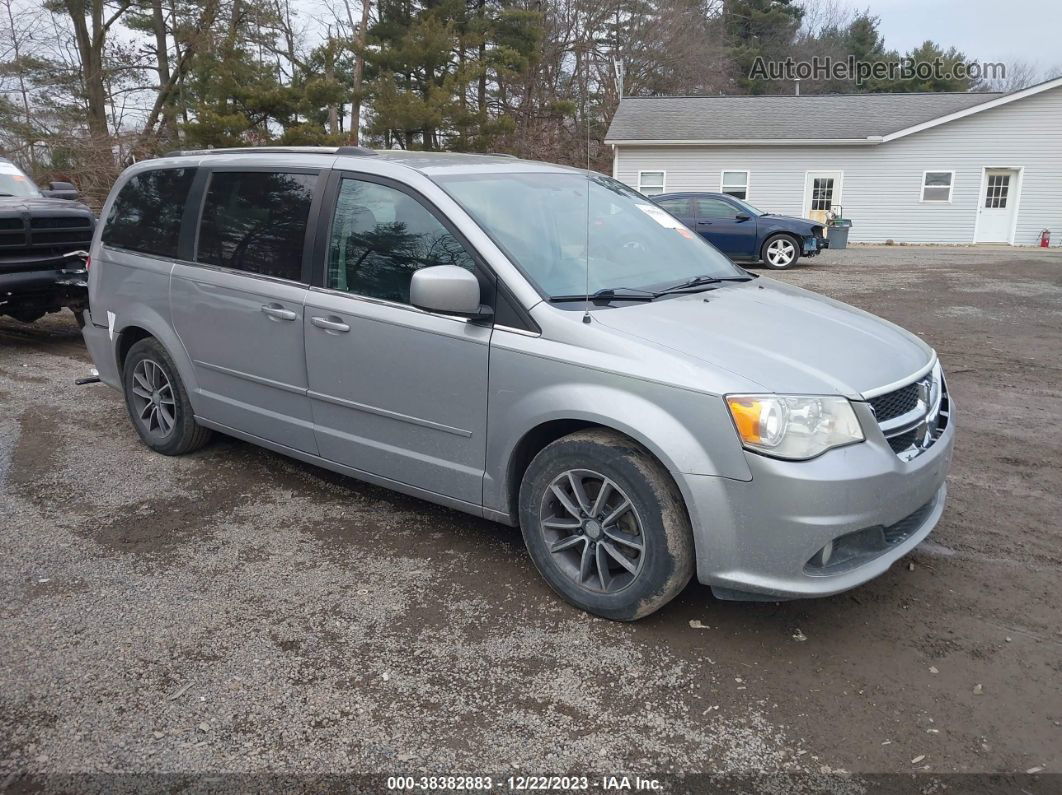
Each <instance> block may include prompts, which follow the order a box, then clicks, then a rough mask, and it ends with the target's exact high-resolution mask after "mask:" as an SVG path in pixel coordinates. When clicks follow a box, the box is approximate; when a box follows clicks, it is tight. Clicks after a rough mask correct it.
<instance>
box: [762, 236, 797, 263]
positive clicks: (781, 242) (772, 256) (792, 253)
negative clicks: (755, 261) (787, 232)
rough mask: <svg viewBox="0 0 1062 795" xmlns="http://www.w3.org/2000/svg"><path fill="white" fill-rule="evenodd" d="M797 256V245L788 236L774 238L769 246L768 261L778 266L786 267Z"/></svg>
mask: <svg viewBox="0 0 1062 795" xmlns="http://www.w3.org/2000/svg"><path fill="white" fill-rule="evenodd" d="M795 258H796V246H794V245H793V241H792V240H789V239H788V238H784V237H781V238H778V239H777V240H772V241H771V244H770V245H769V246H767V261H768V262H769V263H770V264H771V265H773V266H774V267H776V268H784V267H786V266H787V265H789V264H791V263H792V262H793V260H794V259H795Z"/></svg>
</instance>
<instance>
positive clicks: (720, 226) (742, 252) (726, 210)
mask: <svg viewBox="0 0 1062 795" xmlns="http://www.w3.org/2000/svg"><path fill="white" fill-rule="evenodd" d="M693 210H694V213H695V215H696V218H697V220H696V223H697V231H698V232H699V233H700V234H701V235H702V236H703V237H704V238H705V240H707V241H708V242H709V243H711V244H712V245H713V246H715V247H716V248H717V249H719V250H720V251H722V252H723V253H724V254H726V255H727V256H730V257H737V258H739V259H745V258H749V257H751V256H753V254H754V249H755V248H756V219H755V218H754V217H752V216H751V215H749V214H748V212H746V211H745V210H744V208H741V207H738V205H736V204H731V203H730V202H728V201H727V200H726V199H721V198H716V197H714V196H705V197H703V198H699V199H694V200H693Z"/></svg>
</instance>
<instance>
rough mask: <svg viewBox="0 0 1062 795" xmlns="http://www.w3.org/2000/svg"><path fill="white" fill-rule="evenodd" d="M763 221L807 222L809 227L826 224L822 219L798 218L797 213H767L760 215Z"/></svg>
mask: <svg viewBox="0 0 1062 795" xmlns="http://www.w3.org/2000/svg"><path fill="white" fill-rule="evenodd" d="M760 220H761V221H781V222H783V223H785V224H805V225H807V226H808V227H812V226H826V224H824V223H823V222H821V221H813V220H811V219H810V218H797V217H796V216H795V215H775V214H774V213H768V214H767V215H761V216H760Z"/></svg>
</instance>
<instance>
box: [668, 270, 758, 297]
mask: <svg viewBox="0 0 1062 795" xmlns="http://www.w3.org/2000/svg"><path fill="white" fill-rule="evenodd" d="M753 278H755V277H754V276H752V275H751V274H749V275H747V276H694V277H693V278H692V279H687V280H686V281H684V282H679V283H678V284H673V285H671V286H670V287H665V288H664V289H663V290H657V291H656V294H657V296H661V295H674V294H675V293H684V292H687V291H688V292H699V291H700V290H701V289H705V288H708V287H710V286H711V285H713V284H720V283H722V282H747V281H751V280H752V279H753Z"/></svg>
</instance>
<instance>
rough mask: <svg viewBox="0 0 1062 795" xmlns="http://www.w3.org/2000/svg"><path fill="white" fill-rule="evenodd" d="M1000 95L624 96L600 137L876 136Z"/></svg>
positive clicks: (796, 138)
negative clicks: (603, 134) (605, 133)
mask: <svg viewBox="0 0 1062 795" xmlns="http://www.w3.org/2000/svg"><path fill="white" fill-rule="evenodd" d="M1002 96H1004V95H1003V94H999V93H961V94H959V93H928V94H824V95H805V96H792V95H780V96H773V95H772V96H756V97H748V96H745V97H624V98H623V99H622V101H621V102H620V106H619V109H618V110H617V111H616V115H615V116H614V117H613V119H612V124H611V125H610V126H609V129H608V134H607V135H606V136H605V140H606V142H609V143H619V142H624V141H646V142H650V141H688V142H693V141H705V142H720V143H721V142H724V141H747V142H750V143H752V142H755V141H765V140H771V141H779V142H781V141H793V142H797V141H814V140H829V141H839V140H857V139H863V140H865V139H868V138H869V139H873V138H883V137H885V136H887V135H889V134H890V133H895V132H898V131H900V130H904V129H906V128H908V127H913V126H916V125H919V124H923V123H925V122H928V121H931V120H933V119H937V118H940V117H943V116H948V115H950V114H953V113H955V112H957V111H964V110H967V109H970V108H973V107H975V106H977V105H980V104H982V103H985V102H989V101H991V100H994V99H998V98H1000V97H1002Z"/></svg>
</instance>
